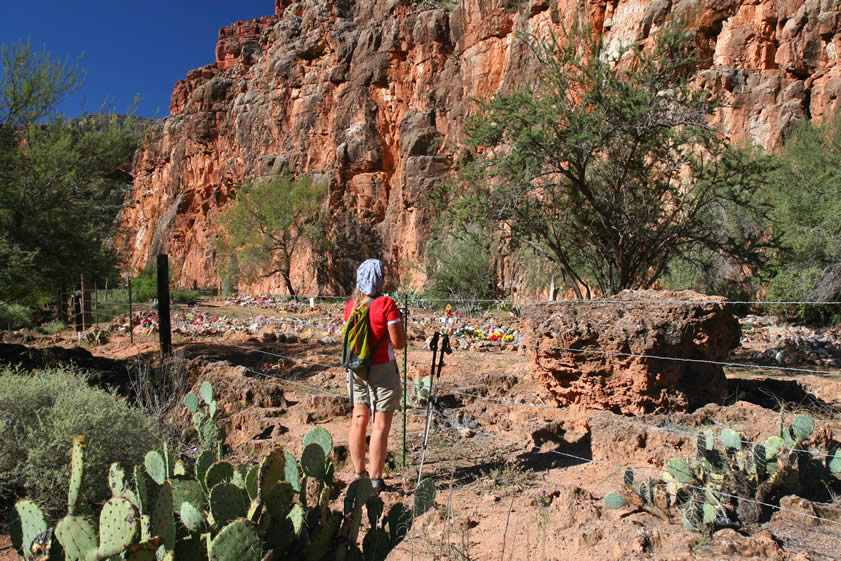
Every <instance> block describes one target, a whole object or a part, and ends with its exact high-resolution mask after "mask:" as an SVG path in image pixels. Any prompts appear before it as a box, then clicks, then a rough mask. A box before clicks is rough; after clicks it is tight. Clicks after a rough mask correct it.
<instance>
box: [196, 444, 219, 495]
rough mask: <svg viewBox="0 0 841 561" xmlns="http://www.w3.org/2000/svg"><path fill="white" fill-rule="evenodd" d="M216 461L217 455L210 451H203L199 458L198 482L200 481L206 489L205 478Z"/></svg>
mask: <svg viewBox="0 0 841 561" xmlns="http://www.w3.org/2000/svg"><path fill="white" fill-rule="evenodd" d="M215 461H216V454H214V453H213V452H211V451H210V450H203V451H202V453H201V454H199V457H198V458H197V459H196V469H195V473H196V481H200V482H201V484H202V487H204V478H205V475H207V470H209V469H210V466H212V465H213V462H215Z"/></svg>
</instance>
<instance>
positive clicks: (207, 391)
mask: <svg viewBox="0 0 841 561" xmlns="http://www.w3.org/2000/svg"><path fill="white" fill-rule="evenodd" d="M199 394H201V398H202V399H203V400H204V402H205V403H207V404H208V405H210V402H212V401H213V386H212V385H210V382H203V383H202V385H201V387H200V388H199Z"/></svg>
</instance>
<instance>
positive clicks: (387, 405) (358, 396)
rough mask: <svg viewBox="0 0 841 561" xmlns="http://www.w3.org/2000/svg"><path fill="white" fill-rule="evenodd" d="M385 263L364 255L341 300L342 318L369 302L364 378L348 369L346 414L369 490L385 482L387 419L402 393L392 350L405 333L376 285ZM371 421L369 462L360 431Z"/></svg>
mask: <svg viewBox="0 0 841 561" xmlns="http://www.w3.org/2000/svg"><path fill="white" fill-rule="evenodd" d="M384 276H385V269H384V267H383V263H382V261H380V260H379V259H368V260H367V261H365V262H363V263H362V264H361V265H360V266H359V268H358V269H357V270H356V289H355V290H354V291H353V295H352V296H351V297H350V298H349V299H348V300H347V302H346V303H345V323H347V321H348V318H349V317H350V315H351V314H352V313H353V311H354V309H356V308H358V307H361V306H365V305H367V306H368V318H369V321H370V325H371V335H372V341H373V342H372V343H371V344H372V346H373V345H376V342H377V341H382V342H381V343H380V344H379V345H378V346H377V347H376V349H375V350H374V354H373V356H372V358H371V367H370V369H369V371H368V379H367V380H365V379H364V377H363V376H360V375H359V374H357V373H353V372H351V371H349V377H348V386H350V387H349V390H350V395H351V398H352V401H353V403H352V405H353V411H352V413H351V420H350V436H349V438H348V440H349V446H350V457H351V461H352V463H353V469H354V471H355V472H356V477H357V478H363V477H370V478H371V485H372V486H373V488H374V491H375V492H377V493H379V492H380V491H382V490H383V489H384V488H385V483H384V482H383V468H384V466H385V456H386V451H387V450H388V433H389V431H390V430H391V419H392V417H393V416H394V411H395V410H396V409H397V407H398V404H399V403H400V398H401V396H402V394H401V391H402V388H401V384H400V373H399V372H398V370H397V360H396V359H395V357H394V351H395V350H400V349H402V348H403V347H405V346H406V333H405V332H404V331H403V322H402V319H401V317H400V311H399V310H398V309H397V304H395V303H394V300H392V299H391V298H389V297H388V296H383V295H382V294H380V291H381V290H382V287H383V278H384ZM369 420H370V421H371V425H372V428H371V445H370V450H368V452H369V459H368V467H367V469H366V466H365V453H366V446H365V434H366V432H367V429H368V421H369Z"/></svg>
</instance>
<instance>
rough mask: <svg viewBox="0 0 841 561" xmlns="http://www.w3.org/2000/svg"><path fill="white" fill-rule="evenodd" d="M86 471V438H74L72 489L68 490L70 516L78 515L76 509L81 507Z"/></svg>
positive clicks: (71, 451)
mask: <svg viewBox="0 0 841 561" xmlns="http://www.w3.org/2000/svg"><path fill="white" fill-rule="evenodd" d="M85 471H86V465H85V437H84V436H74V437H73V446H72V448H71V450H70V487H69V488H68V490H67V512H68V513H69V514H76V509H77V508H78V506H79V497H80V496H81V494H82V483H83V482H84V479H85Z"/></svg>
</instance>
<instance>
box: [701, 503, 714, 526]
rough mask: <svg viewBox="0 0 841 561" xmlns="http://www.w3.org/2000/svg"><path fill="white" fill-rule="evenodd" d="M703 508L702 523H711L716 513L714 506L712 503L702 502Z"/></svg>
mask: <svg viewBox="0 0 841 561" xmlns="http://www.w3.org/2000/svg"><path fill="white" fill-rule="evenodd" d="M703 509H704V515H703V519H702V522H703V523H704V524H712V523H713V520H715V515H716V512H715V507H714V506H713V505H711V504H710V503H704V507H703Z"/></svg>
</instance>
